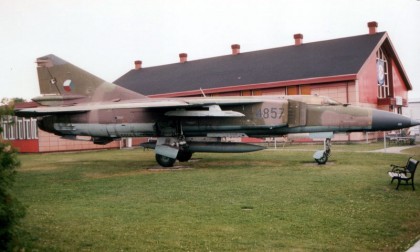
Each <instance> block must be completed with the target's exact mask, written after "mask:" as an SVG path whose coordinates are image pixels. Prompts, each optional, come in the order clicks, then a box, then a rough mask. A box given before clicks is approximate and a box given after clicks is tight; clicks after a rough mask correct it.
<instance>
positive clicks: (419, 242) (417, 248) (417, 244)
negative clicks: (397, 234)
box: [406, 241, 420, 252]
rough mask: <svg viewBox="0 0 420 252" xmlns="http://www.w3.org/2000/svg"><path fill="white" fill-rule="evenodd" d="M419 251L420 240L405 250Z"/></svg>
mask: <svg viewBox="0 0 420 252" xmlns="http://www.w3.org/2000/svg"><path fill="white" fill-rule="evenodd" d="M419 251H420V241H418V242H416V244H414V246H413V247H411V248H410V249H409V250H407V251H406V252H419Z"/></svg>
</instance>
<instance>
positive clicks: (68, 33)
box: [0, 0, 420, 99]
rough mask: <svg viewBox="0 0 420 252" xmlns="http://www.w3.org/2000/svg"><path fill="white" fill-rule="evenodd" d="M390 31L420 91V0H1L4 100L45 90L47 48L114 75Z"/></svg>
mask: <svg viewBox="0 0 420 252" xmlns="http://www.w3.org/2000/svg"><path fill="white" fill-rule="evenodd" d="M369 21H376V22H378V29H377V30H378V32H381V31H386V32H388V34H389V36H390V38H391V42H392V43H393V45H394V48H395V50H396V52H397V54H398V56H399V59H400V61H401V62H402V65H403V67H404V69H405V72H406V74H407V76H408V78H409V80H410V82H411V85H412V86H413V90H412V91H411V92H409V98H410V99H413V98H416V99H417V98H420V71H419V66H420V32H419V27H420V0H230V1H226V0H200V1H197V0H196V1H193V0H150V1H146V0H89V1H86V0H60V1H57V0H37V1H33V0H13V1H8V0H0V55H1V57H2V59H1V60H0V99H1V98H5V97H7V98H13V97H21V98H24V99H30V98H32V97H34V96H37V95H39V88H38V79H37V75H36V65H35V63H34V62H35V59H36V58H38V57H41V56H44V55H47V54H55V55H57V56H58V57H60V58H62V59H65V60H66V61H68V62H71V63H72V64H74V65H77V66H79V67H80V68H83V69H85V70H86V71H88V72H91V73H93V74H95V75H97V76H98V77H101V78H102V79H105V80H107V81H111V82H112V81H114V80H116V79H118V78H119V77H120V76H122V75H123V74H125V73H126V72H128V71H129V70H131V69H133V68H134V63H133V62H134V61H135V60H142V61H143V67H151V66H157V65H165V64H172V63H176V62H178V61H179V56H178V54H179V53H183V52H185V53H188V60H190V61H191V60H196V59H202V58H209V57H216V56H221V55H227V54H230V53H231V48H230V46H231V45H232V44H240V45H241V52H248V51H255V50H263V49H268V48H274V47H282V46H288V45H292V44H294V39H293V34H296V33H302V34H303V43H308V42H315V41H322V40H329V39H335V38H342V37H350V36H356V35H361V34H367V33H368V27H367V23H368V22H369Z"/></svg>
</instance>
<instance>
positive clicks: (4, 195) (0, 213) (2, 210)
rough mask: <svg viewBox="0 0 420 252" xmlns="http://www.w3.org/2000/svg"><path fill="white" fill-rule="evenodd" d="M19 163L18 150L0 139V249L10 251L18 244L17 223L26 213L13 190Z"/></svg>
mask: <svg viewBox="0 0 420 252" xmlns="http://www.w3.org/2000/svg"><path fill="white" fill-rule="evenodd" d="M19 165H20V163H19V160H18V158H17V153H16V150H15V149H13V148H12V146H11V145H10V144H7V143H4V142H1V140H0V251H10V250H12V249H13V247H14V246H15V245H16V242H17V239H16V228H17V224H18V222H19V220H20V219H21V218H22V217H24V215H25V209H24V207H23V206H22V204H21V203H20V202H19V201H18V200H17V199H16V198H15V196H14V195H13V192H12V187H13V183H14V179H15V174H16V170H15V168H16V167H18V166H19Z"/></svg>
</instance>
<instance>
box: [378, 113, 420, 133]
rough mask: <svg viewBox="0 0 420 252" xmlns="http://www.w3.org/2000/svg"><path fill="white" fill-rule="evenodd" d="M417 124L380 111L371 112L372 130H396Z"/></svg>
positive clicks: (414, 121) (403, 117) (405, 118)
mask: <svg viewBox="0 0 420 252" xmlns="http://www.w3.org/2000/svg"><path fill="white" fill-rule="evenodd" d="M418 124H419V122H418V121H416V120H412V119H410V118H408V117H406V116H402V115H399V114H395V113H391V112H388V111H382V110H373V112H372V130H374V131H376V130H385V131H387V130H396V129H404V128H409V127H412V126H416V125H418Z"/></svg>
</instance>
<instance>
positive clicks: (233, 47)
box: [230, 44, 241, 55]
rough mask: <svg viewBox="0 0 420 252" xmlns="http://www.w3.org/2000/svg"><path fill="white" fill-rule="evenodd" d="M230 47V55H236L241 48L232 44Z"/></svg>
mask: <svg viewBox="0 0 420 252" xmlns="http://www.w3.org/2000/svg"><path fill="white" fill-rule="evenodd" d="M230 47H231V48H232V55H238V54H239V53H240V52H241V46H240V45H238V44H233V45H231V46H230Z"/></svg>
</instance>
